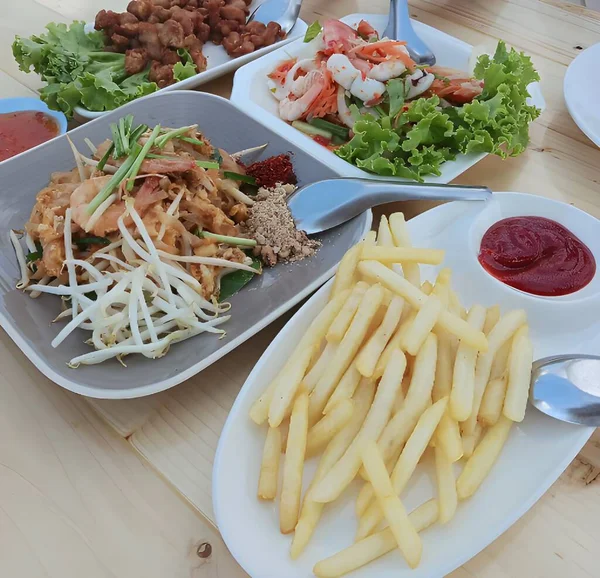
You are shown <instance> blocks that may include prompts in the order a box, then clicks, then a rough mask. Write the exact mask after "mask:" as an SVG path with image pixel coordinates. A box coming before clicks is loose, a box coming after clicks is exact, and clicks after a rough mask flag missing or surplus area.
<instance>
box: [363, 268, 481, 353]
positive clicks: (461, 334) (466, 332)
mask: <svg viewBox="0 0 600 578" xmlns="http://www.w3.org/2000/svg"><path fill="white" fill-rule="evenodd" d="M358 270H359V272H360V273H361V274H363V275H365V276H367V277H369V278H371V279H376V280H377V281H378V282H380V283H381V284H382V285H384V286H385V287H387V288H388V289H390V290H391V291H393V292H394V293H396V294H397V295H400V296H401V297H404V299H406V301H407V302H408V303H409V304H410V305H411V306H412V307H414V308H415V309H420V308H421V307H422V306H423V305H424V304H425V301H426V299H427V295H425V294H424V293H423V292H422V291H421V290H420V289H419V288H418V287H415V286H414V285H411V283H409V282H408V281H407V280H406V279H404V278H403V277H401V276H400V275H398V274H397V273H395V272H394V271H390V270H389V269H388V268H387V267H386V266H385V265H383V264H382V263H378V262H377V261H360V262H359V264H358ZM438 324H439V325H440V327H442V328H443V329H446V331H449V332H450V333H452V334H453V335H456V337H458V338H459V339H462V340H463V341H465V342H466V343H468V344H469V345H471V346H472V347H475V348H476V349H477V350H478V351H486V350H487V348H488V343H487V339H486V337H485V335H484V334H483V332H482V331H476V330H474V329H473V328H472V327H471V326H470V325H469V324H468V323H467V322H466V321H465V320H464V319H461V318H460V317H457V316H456V315H454V314H453V313H450V312H449V311H442V312H441V314H440V316H439V319H438Z"/></svg>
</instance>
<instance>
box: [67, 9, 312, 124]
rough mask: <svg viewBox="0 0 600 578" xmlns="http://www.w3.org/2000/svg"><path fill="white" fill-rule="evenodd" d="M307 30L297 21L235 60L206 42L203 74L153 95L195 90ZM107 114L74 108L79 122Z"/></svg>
mask: <svg viewBox="0 0 600 578" xmlns="http://www.w3.org/2000/svg"><path fill="white" fill-rule="evenodd" d="M259 4H261V2H253V3H252V4H251V5H250V12H252V11H253V10H254V8H256V6H258V5H259ZM307 28H308V27H307V25H306V22H304V21H303V20H301V19H298V20H297V21H296V24H295V25H294V27H293V28H292V30H290V33H289V34H288V35H287V37H286V38H284V39H283V40H280V41H279V42H276V43H275V44H272V45H271V46H265V47H264V48H261V49H259V50H256V51H255V52H252V53H250V54H244V55H243V56H238V57H237V58H232V57H231V56H229V55H228V54H227V52H225V49H224V48H223V47H222V46H220V45H216V44H213V43H212V42H207V43H206V44H205V45H204V47H203V49H202V51H203V53H204V56H206V70H205V71H204V72H200V73H198V74H196V75H194V76H192V77H190V78H186V79H185V80H182V81H181V82H177V83H175V84H171V85H170V86H165V87H164V88H161V89H160V90H157V91H156V92H154V93H153V94H160V93H162V92H169V91H171V90H190V89H192V88H197V87H198V86H201V85H202V84H206V83H207V82H210V81H211V80H214V79H215V78H219V77H220V76H224V75H225V74H228V73H230V72H233V71H234V70H237V69H238V68H239V67H240V66H243V65H244V64H248V63H249V62H252V61H253V60H255V59H257V58H260V57H261V56H263V55H264V54H268V53H269V52H272V51H273V50H275V49H276V48H279V47H280V46H282V45H284V44H288V43H289V42H292V41H293V40H296V39H297V38H304V34H305V33H306V29H307ZM92 30H94V24H93V22H92V23H88V24H86V32H90V31H92ZM109 112H112V111H110V110H106V111H104V112H95V111H91V110H88V109H87V108H84V107H82V106H76V107H75V109H74V114H75V118H76V119H77V120H79V121H80V122H86V121H88V120H93V119H94V118H98V117H100V116H102V115H104V114H107V113H109Z"/></svg>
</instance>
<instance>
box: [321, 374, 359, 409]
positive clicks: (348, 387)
mask: <svg viewBox="0 0 600 578" xmlns="http://www.w3.org/2000/svg"><path fill="white" fill-rule="evenodd" d="M361 378H362V376H361V375H360V373H359V372H358V369H356V365H355V364H354V363H351V364H350V366H349V367H348V369H346V371H345V373H344V375H342V379H340V381H339V382H338V384H337V385H336V386H335V390H334V391H333V393H332V394H331V397H330V398H329V400H328V401H327V405H326V406H325V409H324V410H323V413H324V414H325V415H327V414H328V413H329V412H330V411H331V410H332V409H333V408H334V407H335V406H336V405H337V404H338V403H340V402H341V401H342V400H343V399H350V398H351V397H352V396H353V395H354V392H355V391H356V388H357V387H358V384H359V383H360V380H361ZM363 379H364V378H363Z"/></svg>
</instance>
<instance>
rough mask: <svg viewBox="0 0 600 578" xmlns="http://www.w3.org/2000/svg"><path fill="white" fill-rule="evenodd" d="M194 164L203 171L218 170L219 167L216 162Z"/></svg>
mask: <svg viewBox="0 0 600 578" xmlns="http://www.w3.org/2000/svg"><path fill="white" fill-rule="evenodd" d="M196 164H197V165H198V166H199V167H201V168H203V169H218V168H219V167H220V166H221V165H219V163H218V162H217V161H196Z"/></svg>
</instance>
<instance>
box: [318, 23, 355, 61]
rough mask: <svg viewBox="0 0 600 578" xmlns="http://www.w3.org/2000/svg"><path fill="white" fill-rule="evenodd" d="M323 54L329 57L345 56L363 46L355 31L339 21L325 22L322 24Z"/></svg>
mask: <svg viewBox="0 0 600 578" xmlns="http://www.w3.org/2000/svg"><path fill="white" fill-rule="evenodd" d="M322 37H323V44H324V45H325V48H324V50H323V52H324V53H325V54H326V55H327V56H329V55H331V54H335V53H342V54H345V53H347V52H348V51H349V50H351V49H352V48H354V47H355V46H358V45H359V44H364V43H365V42H364V40H363V39H362V38H361V37H360V36H359V35H358V33H357V32H356V30H354V29H353V28H351V27H350V26H348V25H347V24H344V23H343V22H340V21H339V20H334V19H331V20H326V21H325V22H324V23H323V33H322Z"/></svg>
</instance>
